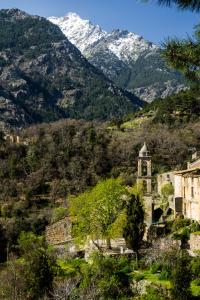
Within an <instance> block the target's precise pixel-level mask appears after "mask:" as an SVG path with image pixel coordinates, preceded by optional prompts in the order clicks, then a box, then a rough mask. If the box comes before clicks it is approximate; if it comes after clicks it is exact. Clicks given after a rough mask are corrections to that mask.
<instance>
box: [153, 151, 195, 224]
mask: <svg viewBox="0 0 200 300" xmlns="http://www.w3.org/2000/svg"><path fill="white" fill-rule="evenodd" d="M166 183H171V184H172V185H173V187H174V197H173V202H172V203H170V208H172V209H173V211H174V215H175V216H176V215H183V216H184V217H186V218H189V219H192V220H194V221H197V222H200V156H199V154H198V153H197V152H196V153H194V154H193V155H192V160H191V162H188V163H187V169H185V170H181V171H172V172H167V173H163V174H159V175H158V177H157V192H158V194H161V189H162V186H164V185H165V184H166Z"/></svg>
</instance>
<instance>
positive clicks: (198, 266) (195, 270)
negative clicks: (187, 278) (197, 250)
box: [191, 256, 200, 279]
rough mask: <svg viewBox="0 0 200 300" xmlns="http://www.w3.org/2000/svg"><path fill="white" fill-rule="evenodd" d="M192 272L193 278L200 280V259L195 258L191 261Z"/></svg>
mask: <svg viewBox="0 0 200 300" xmlns="http://www.w3.org/2000/svg"><path fill="white" fill-rule="evenodd" d="M191 270H192V275H193V278H195V279H199V278H200V257H199V256H197V257H193V258H192V260H191Z"/></svg>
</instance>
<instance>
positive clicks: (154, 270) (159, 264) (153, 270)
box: [150, 263, 162, 274]
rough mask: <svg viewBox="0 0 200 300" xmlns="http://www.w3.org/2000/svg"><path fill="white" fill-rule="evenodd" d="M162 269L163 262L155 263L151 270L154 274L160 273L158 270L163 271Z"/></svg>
mask: <svg viewBox="0 0 200 300" xmlns="http://www.w3.org/2000/svg"><path fill="white" fill-rule="evenodd" d="M161 269H162V265H161V263H154V264H153V265H152V266H151V269H150V272H151V273H152V274H155V273H158V271H161Z"/></svg>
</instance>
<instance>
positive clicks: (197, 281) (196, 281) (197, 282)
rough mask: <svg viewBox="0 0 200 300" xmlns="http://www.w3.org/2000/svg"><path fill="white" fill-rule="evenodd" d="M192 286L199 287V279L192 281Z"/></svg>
mask: <svg viewBox="0 0 200 300" xmlns="http://www.w3.org/2000/svg"><path fill="white" fill-rule="evenodd" d="M193 284H194V285H196V286H200V278H197V279H195V280H194V281H193Z"/></svg>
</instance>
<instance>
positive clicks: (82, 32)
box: [49, 13, 185, 102]
mask: <svg viewBox="0 0 200 300" xmlns="http://www.w3.org/2000/svg"><path fill="white" fill-rule="evenodd" d="M49 21H51V22H53V23H54V24H56V25H58V26H59V27H60V28H61V30H62V32H63V33H64V34H65V35H66V37H67V38H68V39H69V41H70V42H71V43H73V44H74V45H75V46H76V47H77V48H78V49H79V50H80V51H81V52H82V54H83V55H84V56H85V57H86V58H87V59H88V60H89V62H90V63H92V64H93V65H94V66H95V67H97V68H99V69H100V70H101V71H102V72H103V73H104V74H105V75H106V76H107V77H108V78H109V79H111V80H113V81H114V82H115V83H116V84H117V85H118V86H119V87H122V88H125V89H128V90H130V91H132V92H134V93H136V94H137V96H139V97H140V98H142V99H143V100H146V101H149V102H150V101H152V100H153V99H154V98H155V97H165V96H166V95H169V94H171V93H173V92H177V91H179V90H181V89H183V88H184V87H185V86H184V84H185V82H184V79H183V78H182V76H181V75H180V74H178V73H177V72H174V71H172V70H170V69H169V68H168V67H167V66H166V64H165V62H164V61H163V59H162V58H161V55H160V49H159V47H158V46H157V45H155V44H153V43H151V42H149V41H146V40H145V39H144V38H143V37H141V36H139V35H137V34H135V33H132V32H129V31H127V30H119V29H117V30H113V31H112V32H109V33H108V32H106V31H103V30H102V29H101V27H100V26H99V25H93V24H92V23H91V22H90V21H88V20H83V19H81V17H80V16H78V15H77V14H76V13H68V14H67V15H66V16H64V17H50V18H49Z"/></svg>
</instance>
